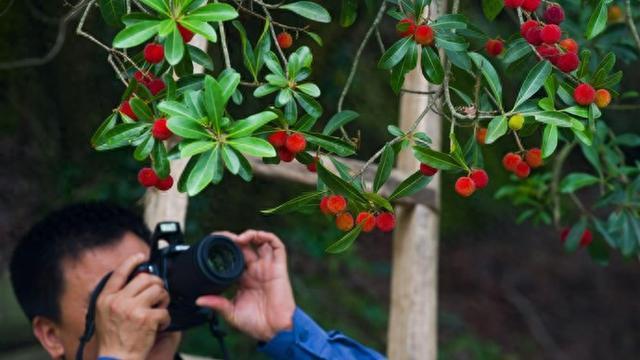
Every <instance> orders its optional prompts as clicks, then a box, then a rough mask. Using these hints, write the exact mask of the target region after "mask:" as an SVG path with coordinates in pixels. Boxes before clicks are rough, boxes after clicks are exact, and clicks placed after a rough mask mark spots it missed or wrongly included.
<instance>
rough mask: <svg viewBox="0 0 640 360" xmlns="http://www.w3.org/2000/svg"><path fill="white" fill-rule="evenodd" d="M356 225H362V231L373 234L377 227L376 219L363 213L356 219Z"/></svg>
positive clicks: (369, 214)
mask: <svg viewBox="0 0 640 360" xmlns="http://www.w3.org/2000/svg"><path fill="white" fill-rule="evenodd" d="M356 223H357V224H360V223H362V231H364V232H371V231H372V230H373V228H374V227H375V226H376V218H375V217H374V216H373V214H372V213H370V212H366V211H363V212H361V213H359V214H358V216H357V217H356Z"/></svg>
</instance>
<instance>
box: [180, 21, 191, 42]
mask: <svg viewBox="0 0 640 360" xmlns="http://www.w3.org/2000/svg"><path fill="white" fill-rule="evenodd" d="M178 31H179V32H180V36H182V40H183V41H184V42H186V43H188V42H189V41H191V39H193V35H194V34H193V32H192V31H191V30H189V29H187V28H186V27H184V26H182V25H180V24H178Z"/></svg>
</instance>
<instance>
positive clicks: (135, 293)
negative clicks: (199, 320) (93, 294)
mask: <svg viewBox="0 0 640 360" xmlns="http://www.w3.org/2000/svg"><path fill="white" fill-rule="evenodd" d="M144 260H145V255H144V254H137V255H134V256H132V257H130V258H128V259H127V260H126V261H125V262H124V263H123V264H122V265H120V266H119V267H118V268H117V269H116V270H115V271H114V272H113V274H112V275H111V278H110V279H109V281H107V283H106V285H105V287H104V290H103V291H102V293H101V294H100V296H99V297H98V301H97V304H96V337H97V341H98V354H99V355H104V356H111V357H115V358H118V359H126V360H143V359H146V357H147V355H148V354H149V351H150V350H151V347H152V346H153V344H154V342H155V340H156V335H157V332H158V331H159V330H162V329H164V328H166V327H167V326H169V324H170V322H171V319H170V317H169V312H168V311H167V306H168V304H169V294H168V293H167V291H166V290H165V288H164V286H163V283H162V280H161V279H160V278H159V277H157V276H153V275H149V274H145V273H142V274H139V275H137V276H136V277H135V278H134V279H133V280H131V282H129V283H127V279H128V277H129V275H130V274H131V273H132V272H133V270H134V269H135V268H136V266H137V265H139V264H141V263H142V262H143V261H144Z"/></svg>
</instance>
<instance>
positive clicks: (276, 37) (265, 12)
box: [262, 5, 289, 77]
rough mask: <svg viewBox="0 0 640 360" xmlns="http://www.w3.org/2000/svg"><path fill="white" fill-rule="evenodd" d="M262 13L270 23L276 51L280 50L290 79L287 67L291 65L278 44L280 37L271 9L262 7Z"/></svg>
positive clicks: (279, 52)
mask: <svg viewBox="0 0 640 360" xmlns="http://www.w3.org/2000/svg"><path fill="white" fill-rule="evenodd" d="M262 11H264V14H265V15H266V16H267V21H269V30H270V31H271V37H272V38H273V43H274V45H275V46H276V49H278V54H280V58H281V59H282V62H283V63H284V68H285V73H286V74H287V77H288V76H289V70H287V65H288V64H289V63H288V62H287V57H286V56H285V55H284V52H283V51H282V48H280V45H279V44H278V35H276V29H274V27H273V18H272V17H271V13H270V12H269V9H267V8H266V7H265V6H264V5H263V6H262Z"/></svg>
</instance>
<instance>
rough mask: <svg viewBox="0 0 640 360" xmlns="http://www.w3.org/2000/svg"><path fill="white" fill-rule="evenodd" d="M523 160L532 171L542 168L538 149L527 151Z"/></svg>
mask: <svg viewBox="0 0 640 360" xmlns="http://www.w3.org/2000/svg"><path fill="white" fill-rule="evenodd" d="M524 160H525V161H526V162H527V164H528V165H529V166H530V167H531V168H532V169H535V168H538V167H540V166H542V151H541V150H540V149H538V148H533V149H529V150H527V153H526V154H525V156H524Z"/></svg>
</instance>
